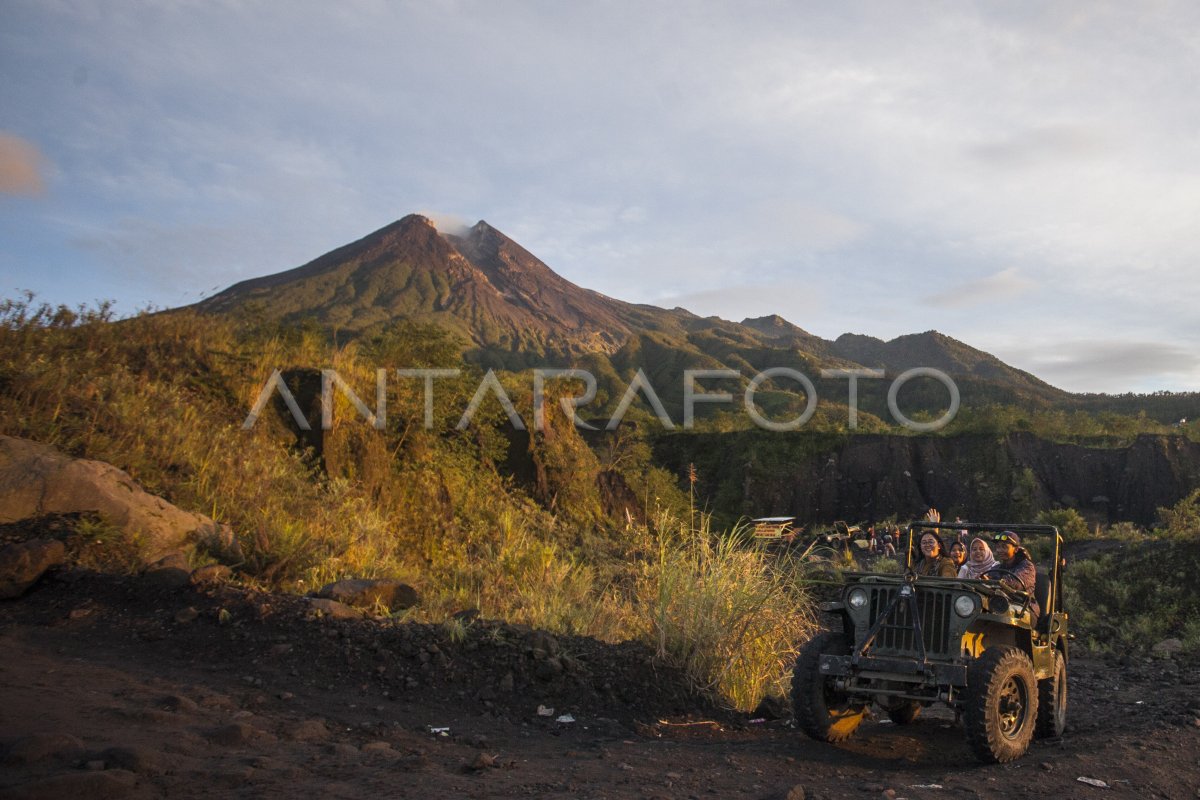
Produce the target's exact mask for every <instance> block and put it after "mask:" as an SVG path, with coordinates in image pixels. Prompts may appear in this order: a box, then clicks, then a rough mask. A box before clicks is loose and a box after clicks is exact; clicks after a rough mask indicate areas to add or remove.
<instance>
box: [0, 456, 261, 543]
mask: <svg viewBox="0 0 1200 800" xmlns="http://www.w3.org/2000/svg"><path fill="white" fill-rule="evenodd" d="M81 512H91V513H98V514H100V515H102V516H103V517H104V518H105V519H106V520H108V522H110V523H111V524H113V525H115V526H117V527H118V528H120V529H121V530H122V531H124V532H125V533H126V534H127V535H129V537H130V538H131V540H133V541H135V542H137V543H138V545H139V548H140V550H141V552H142V555H143V560H144V561H145V562H150V561H153V560H154V559H156V558H159V557H161V556H162V555H164V554H166V553H169V552H171V551H173V550H178V549H179V548H180V547H183V546H185V545H188V544H199V545H201V546H203V547H205V548H206V549H208V550H209V551H211V552H214V554H216V555H218V557H223V558H224V557H228V558H231V559H232V558H236V557H237V555H238V554H237V553H236V552H234V551H236V549H237V543H236V540H235V539H234V537H233V531H232V530H231V529H230V528H229V526H228V525H221V524H219V523H217V522H214V521H213V520H211V519H209V518H208V517H206V516H204V515H203V514H194V513H192V512H190V511H184V510H183V509H181V508H178V507H176V506H173V505H171V504H170V503H168V502H167V501H166V500H163V499H162V498H161V497H157V496H155V495H152V494H149V493H147V492H146V491H144V490H143V489H142V488H141V487H140V486H138V485H137V483H136V482H135V481H134V480H133V479H132V478H131V477H129V475H128V474H126V473H125V472H122V471H121V470H119V469H117V468H116V467H114V466H113V465H111V464H106V463H104V462H103V461H91V460H87V459H81V458H71V457H70V456H67V455H64V454H63V453H60V452H59V451H58V450H56V449H55V448H53V447H51V446H49V445H45V444H40V443H38V442H33V441H29V440H28V439H17V438H14V437H11V436H0V523H6V522H20V521H21V520H25V519H30V518H32V517H40V516H44V515H47V514H74V513H81Z"/></svg>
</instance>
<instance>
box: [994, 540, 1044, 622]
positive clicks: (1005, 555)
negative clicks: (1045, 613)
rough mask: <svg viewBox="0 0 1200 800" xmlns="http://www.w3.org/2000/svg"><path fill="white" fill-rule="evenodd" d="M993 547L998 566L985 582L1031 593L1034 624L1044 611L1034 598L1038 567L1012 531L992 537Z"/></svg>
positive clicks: (1030, 602) (1030, 599) (1030, 606)
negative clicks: (997, 583) (989, 581)
mask: <svg viewBox="0 0 1200 800" xmlns="http://www.w3.org/2000/svg"><path fill="white" fill-rule="evenodd" d="M992 545H993V546H994V547H995V548H996V566H995V567H993V568H992V569H991V570H990V571H989V573H988V574H986V575H984V576H983V579H984V580H996V581H999V582H1000V583H1003V584H1004V585H1005V586H1008V587H1011V588H1013V589H1023V590H1025V591H1026V592H1028V593H1029V609H1030V611H1031V612H1032V613H1033V619H1034V623H1035V624H1036V622H1037V618H1038V616H1039V615H1040V614H1041V612H1042V610H1041V608H1039V607H1038V603H1037V598H1036V597H1035V596H1034V587H1036V586H1037V567H1035V566H1034V565H1033V559H1032V558H1031V557H1030V555H1029V551H1028V550H1026V549H1025V548H1024V547H1021V537H1020V536H1018V535H1017V534H1015V533H1013V532H1012V531H1004V532H1003V533H997V534H996V535H995V536H993V537H992Z"/></svg>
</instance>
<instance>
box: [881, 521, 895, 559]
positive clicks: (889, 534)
mask: <svg viewBox="0 0 1200 800" xmlns="http://www.w3.org/2000/svg"><path fill="white" fill-rule="evenodd" d="M893 531H894V534H893ZM898 541H900V529H899V528H884V529H883V536H882V537H881V539H880V543H879V548H880V552H881V553H882V554H883V555H885V556H888V557H890V558H895V557H896V542H898Z"/></svg>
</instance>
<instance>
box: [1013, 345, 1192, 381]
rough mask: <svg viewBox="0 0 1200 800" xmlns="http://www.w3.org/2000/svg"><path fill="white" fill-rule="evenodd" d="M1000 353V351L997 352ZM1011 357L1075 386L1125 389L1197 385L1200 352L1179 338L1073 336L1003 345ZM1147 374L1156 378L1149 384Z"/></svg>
mask: <svg viewBox="0 0 1200 800" xmlns="http://www.w3.org/2000/svg"><path fill="white" fill-rule="evenodd" d="M998 355H999V353H998ZM1001 357H1002V358H1004V359H1005V360H1006V361H1010V359H1011V361H1010V363H1013V364H1015V365H1019V366H1020V367H1021V368H1022V369H1026V370H1028V371H1030V372H1033V373H1034V374H1035V375H1037V376H1038V377H1040V378H1043V379H1044V380H1047V381H1049V382H1050V383H1052V384H1055V385H1059V386H1069V387H1071V388H1072V389H1073V390H1074V391H1092V392H1126V391H1131V390H1136V389H1139V388H1140V389H1141V390H1142V391H1145V390H1150V389H1158V388H1163V385H1164V384H1165V383H1171V384H1173V385H1175V384H1177V385H1180V386H1187V385H1189V384H1190V385H1192V386H1195V385H1196V382H1197V381H1198V380H1200V354H1198V353H1196V352H1194V351H1192V350H1189V349H1187V348H1185V347H1181V346H1178V345H1175V344H1170V343H1163V342H1148V341H1122V340H1111V339H1109V340H1086V341H1083V340H1069V341H1059V342H1052V343H1051V342H1047V343H1045V344H1042V345H1040V346H1037V347H1024V348H1022V347H1016V348H1010V349H1007V350H1005V351H1003V354H1002V356H1001ZM1148 378H1152V379H1154V380H1152V381H1150V382H1149V384H1147V380H1146V379H1148Z"/></svg>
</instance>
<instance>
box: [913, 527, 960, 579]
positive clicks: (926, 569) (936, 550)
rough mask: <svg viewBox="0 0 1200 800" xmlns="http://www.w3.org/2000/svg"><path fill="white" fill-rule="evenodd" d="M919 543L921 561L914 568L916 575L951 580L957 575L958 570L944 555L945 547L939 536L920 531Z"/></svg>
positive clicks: (930, 531) (930, 532)
mask: <svg viewBox="0 0 1200 800" xmlns="http://www.w3.org/2000/svg"><path fill="white" fill-rule="evenodd" d="M920 542H921V560H920V562H918V563H917V565H916V567H915V570H916V573H917V574H918V575H930V576H936V577H939V578H953V577H955V576H956V575H958V568H957V567H955V566H954V562H953V561H951V560H950V557H949V556H948V555H946V546H945V545H944V544H943V543H942V537H941V536H938V535H937V533H936V532H934V531H932V530H929V531H922V532H921V539H920Z"/></svg>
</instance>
